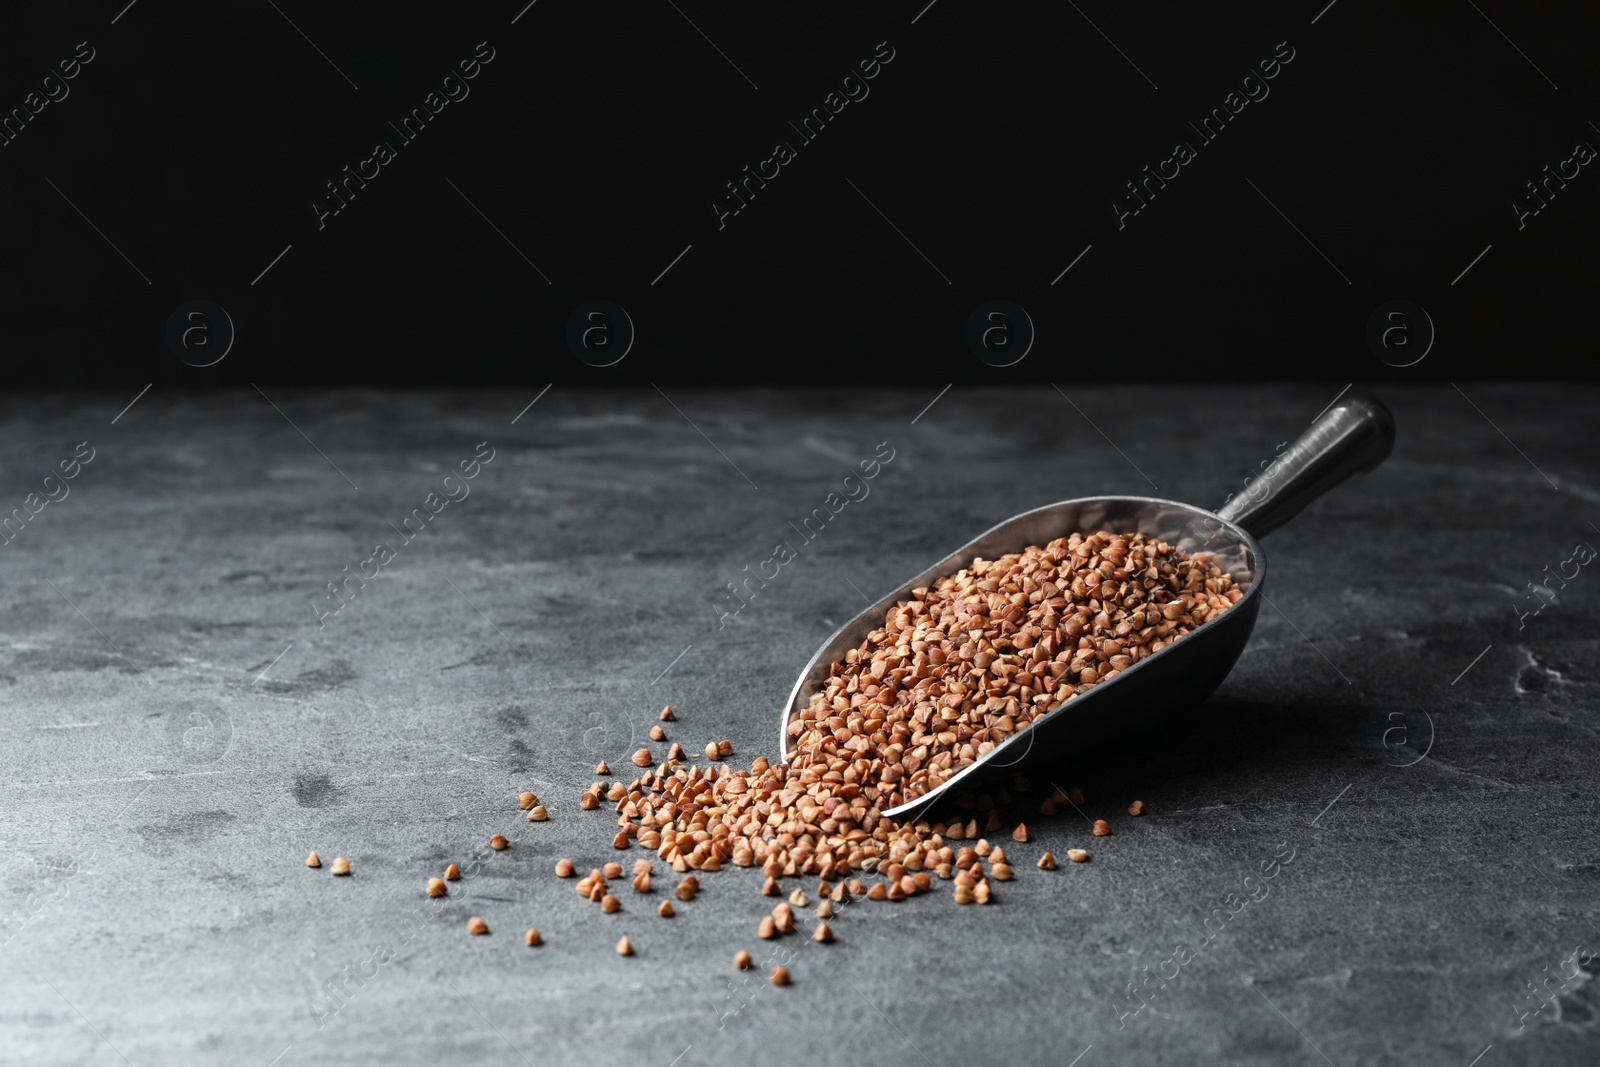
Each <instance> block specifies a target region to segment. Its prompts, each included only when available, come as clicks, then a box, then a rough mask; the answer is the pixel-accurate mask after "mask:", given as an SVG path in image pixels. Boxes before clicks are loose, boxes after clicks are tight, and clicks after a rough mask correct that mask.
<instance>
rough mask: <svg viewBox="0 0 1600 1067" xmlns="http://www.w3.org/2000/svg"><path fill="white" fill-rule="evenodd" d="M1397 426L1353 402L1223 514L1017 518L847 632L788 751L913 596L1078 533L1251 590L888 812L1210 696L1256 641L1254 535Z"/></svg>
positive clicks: (821, 664) (1114, 508)
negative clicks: (835, 673)
mask: <svg viewBox="0 0 1600 1067" xmlns="http://www.w3.org/2000/svg"><path fill="white" fill-rule="evenodd" d="M1393 442H1394V420H1393V418H1392V416H1390V414H1389V411H1388V409H1387V408H1385V407H1384V406H1383V405H1382V404H1380V403H1378V402H1377V401H1375V400H1370V399H1366V398H1360V397H1352V398H1349V399H1345V400H1342V401H1340V402H1338V403H1336V404H1334V405H1332V406H1330V407H1329V409H1328V410H1327V411H1325V412H1324V413H1323V414H1322V415H1320V416H1319V417H1318V418H1317V419H1316V420H1315V421H1314V422H1313V424H1312V425H1311V427H1310V428H1309V429H1308V430H1306V432H1305V433H1304V434H1302V435H1301V436H1300V437H1299V438H1298V439H1296V441H1295V442H1294V446H1293V447H1292V448H1291V449H1289V450H1288V451H1287V452H1285V453H1283V454H1282V455H1281V456H1279V457H1278V458H1277V460H1276V461H1275V462H1271V463H1269V464H1268V465H1267V468H1266V471H1265V472H1264V474H1263V477H1262V478H1261V479H1252V481H1251V483H1250V485H1249V488H1247V490H1246V492H1245V494H1244V495H1243V496H1241V497H1238V498H1233V499H1230V501H1229V503H1228V505H1227V506H1226V507H1225V508H1224V509H1223V510H1222V511H1219V512H1210V511H1207V510H1205V509H1204V508H1199V507H1195V506H1193V505H1189V504H1183V503H1179V502H1178V501H1174V500H1161V499H1158V498H1154V497H1142V496H1128V497H1088V498H1082V499H1077V500H1064V501H1061V502H1060V503H1056V504H1050V505H1047V506H1045V507H1042V508H1035V509H1034V510H1032V511H1028V512H1024V513H1023V514H1021V515H1017V516H1015V517H1014V518H1011V519H1007V520H1006V521H1005V522H1002V523H1000V524H998V525H996V526H994V527H992V528H990V529H989V530H987V531H985V532H984V533H982V534H981V535H979V536H978V537H976V538H974V539H973V540H971V541H969V542H967V543H966V544H965V545H962V546H961V547H960V548H958V549H956V550H955V551H954V552H951V553H950V554H949V555H947V556H946V557H944V558H943V559H942V560H940V561H939V562H937V563H935V564H933V565H932V566H930V567H928V568H927V569H926V570H924V571H923V572H922V573H921V574H918V575H917V576H916V577H915V578H912V579H911V580H910V581H908V582H906V583H905V584H903V585H901V586H900V587H899V588H897V589H895V590H894V591H893V592H890V593H888V594H887V595H885V596H883V597H882V598H880V599H879V600H878V601H877V602H876V603H875V604H873V605H872V606H871V607H869V608H867V609H866V610H865V611H863V612H861V613H860V614H859V615H857V616H856V617H855V618H853V619H851V620H850V621H849V622H847V623H845V624H844V625H843V626H841V627H839V629H838V630H836V631H835V632H834V634H833V636H832V637H830V638H829V639H828V640H827V642H825V643H824V644H823V646H822V647H821V648H820V649H818V650H817V653H816V654H815V655H814V656H812V657H811V660H810V662H809V663H807V664H806V666H805V669H804V670H803V671H801V673H800V677H799V678H798V679H797V680H796V682H795V684H794V688H793V689H792V690H791V691H790V693H789V699H788V702H787V703H786V704H785V705H784V709H783V713H782V715H781V717H780V719H779V723H778V750H779V751H780V752H783V753H785V754H786V758H787V755H789V754H790V753H791V749H790V742H789V724H790V722H791V721H792V719H793V717H794V715H795V713H797V712H798V711H800V710H801V709H803V708H804V707H805V706H806V705H808V704H809V703H810V702H811V700H812V699H813V698H814V696H815V694H817V693H818V692H819V689H820V686H821V685H822V683H823V681H824V680H825V679H826V678H827V676H828V671H829V668H830V667H831V665H832V664H833V663H835V662H836V661H838V660H839V659H840V658H841V657H842V656H843V655H844V654H845V652H846V651H847V650H849V649H851V648H853V647H856V646H858V645H859V644H860V643H861V642H862V641H863V640H864V639H865V638H866V636H867V634H869V633H870V632H871V631H873V630H875V629H877V628H878V627H880V626H882V625H883V622H884V619H885V617H886V615H887V613H888V611H889V609H890V608H891V607H893V606H894V605H895V604H897V603H899V602H900V601H903V600H905V599H907V598H908V597H909V595H910V592H911V590H912V589H915V588H917V587H919V586H925V585H931V584H932V583H933V582H934V581H935V580H937V579H939V578H941V577H943V576H945V575H948V574H952V573H954V572H956V571H958V570H961V569H962V568H964V567H966V566H967V565H968V564H970V563H971V562H972V560H973V559H974V558H978V557H982V558H985V559H994V558H996V557H998V556H1001V555H1004V554H1006V553H1009V552H1019V551H1021V550H1022V549H1024V548H1026V547H1027V546H1029V545H1043V544H1045V543H1046V542H1048V541H1051V540H1054V539H1055V538H1057V537H1063V536H1066V535H1067V534H1070V533H1073V532H1074V531H1082V532H1088V531H1093V530H1098V529H1110V530H1116V531H1119V532H1120V531H1125V530H1134V531H1137V532H1139V533H1142V534H1144V535H1146V536H1147V537H1155V538H1159V539H1161V540H1163V541H1167V542H1169V543H1171V544H1173V545H1175V546H1176V547H1177V548H1178V549H1179V550H1180V551H1182V552H1186V553H1190V554H1193V553H1197V552H1205V553H1207V554H1208V556H1209V558H1210V559H1211V560H1212V561H1213V562H1215V563H1216V564H1217V565H1218V566H1219V567H1221V568H1222V569H1223V570H1225V571H1227V572H1228V574H1229V575H1230V576H1231V577H1232V578H1233V580H1234V581H1235V582H1236V583H1238V585H1239V586H1240V587H1241V588H1243V589H1244V590H1245V595H1244V596H1243V597H1241V598H1240V599H1239V601H1238V602H1237V603H1236V604H1234V605H1233V607H1231V608H1229V609H1228V610H1227V611H1224V612H1222V613H1221V614H1220V615H1216V616H1214V617H1212V618H1211V619H1208V620H1207V621H1206V622H1205V623H1203V624H1202V625H1201V626H1199V627H1197V628H1196V629H1195V630H1194V631H1192V632H1190V633H1189V634H1186V635H1185V636H1184V637H1183V639H1182V640H1179V641H1175V642H1173V643H1172V644H1170V645H1168V646H1167V647H1165V648H1163V649H1161V650H1160V651H1158V652H1156V653H1154V654H1153V655H1150V656H1148V657H1146V658H1145V659H1143V660H1141V661H1140V662H1138V663H1136V664H1134V665H1133V666H1131V667H1129V668H1128V669H1126V670H1124V671H1121V672H1119V673H1118V674H1117V676H1116V677H1115V678H1112V679H1110V680H1108V681H1105V682H1101V683H1100V684H1099V685H1096V686H1095V687H1094V688H1092V689H1090V690H1088V691H1087V692H1084V693H1080V694H1076V695H1074V696H1072V697H1070V698H1068V700H1066V701H1065V702H1064V703H1062V704H1059V705H1057V706H1056V707H1054V708H1051V709H1049V710H1048V711H1047V712H1046V713H1045V714H1044V715H1043V716H1041V717H1040V718H1038V719H1036V720H1034V722H1033V724H1032V725H1031V726H1029V727H1028V728H1026V729H1023V730H1020V731H1018V732H1017V733H1015V734H1013V735H1012V736H1011V737H1009V738H1007V739H1006V740H1005V741H1004V742H1002V743H1001V744H999V745H997V746H996V747H995V748H993V749H991V750H990V751H989V752H987V753H985V754H984V755H983V756H980V757H979V758H978V759H977V760H975V761H974V762H973V763H971V764H970V765H969V766H967V767H965V768H963V769H962V770H961V771H960V772H958V773H957V774H955V775H953V776H952V777H950V778H949V779H948V780H946V781H945V782H944V783H943V784H941V785H940V786H938V787H937V788H935V789H931V790H929V791H928V792H926V793H924V794H922V795H921V796H920V797H918V798H917V799H915V800H913V801H911V802H909V803H906V804H902V805H901V806H899V807H897V808H892V809H889V810H887V811H885V812H884V814H885V815H888V816H894V817H906V816H910V815H914V814H916V813H918V812H920V811H923V810H925V809H927V808H930V807H932V806H934V805H935V804H936V803H938V802H939V801H940V799H941V798H944V797H948V796H950V795H952V794H953V791H954V790H955V789H956V788H957V787H959V786H960V785H962V784H964V783H970V782H971V781H973V780H974V779H978V778H981V777H982V776H984V775H986V774H990V773H993V772H995V771H997V770H1000V769H1003V768H1012V767H1022V766H1033V765H1037V764H1039V763H1041V762H1044V761H1061V760H1065V759H1071V758H1073V757H1075V756H1077V755H1078V754H1080V753H1082V752H1085V751H1088V750H1090V749H1092V748H1093V747H1094V746H1096V745H1098V744H1101V743H1104V742H1105V741H1107V740H1109V739H1111V738H1113V737H1117V736H1128V735H1130V734H1131V733H1133V732H1135V731H1136V730H1137V729H1138V728H1139V727H1141V726H1149V725H1155V724H1156V723H1157V721H1158V720H1159V719H1160V717H1161V716H1163V715H1167V714H1171V713H1172V712H1174V711H1176V710H1178V709H1181V708H1183V707H1185V706H1192V705H1193V704H1197V703H1199V702H1201V701H1203V700H1204V699H1205V698H1206V697H1208V696H1210V695H1211V693H1212V692H1213V691H1214V690H1215V689H1216V687H1217V686H1218V685H1220V684H1221V682H1222V679H1223V678H1225V677H1226V676H1227V673H1228V671H1229V670H1230V669H1232V667H1233V664H1234V661H1235V660H1237V659H1238V657H1239V654H1240V653H1241V652H1242V651H1243V650H1244V647H1245V644H1246V643H1247V642H1248V641H1249V639H1250V632H1251V629H1252V628H1253V626H1254V623H1255V618H1256V614H1257V611H1258V608H1259V605H1258V603H1257V600H1258V597H1257V594H1258V593H1259V591H1260V589H1261V586H1262V583H1263V582H1264V581H1265V578H1266V561H1265V559H1264V558H1263V556H1262V553H1261V548H1260V545H1259V544H1258V543H1257V542H1256V539H1255V536H1253V535H1252V533H1251V530H1252V529H1254V530H1255V531H1256V532H1257V533H1265V532H1267V531H1269V530H1272V529H1275V528H1277V527H1278V526H1280V525H1282V523H1283V522H1285V521H1287V520H1288V519H1289V518H1290V517H1292V516H1293V515H1295V514H1296V513H1298V512H1299V511H1300V510H1301V508H1303V507H1305V505H1306V504H1307V503H1309V502H1310V501H1311V500H1313V499H1315V498H1316V497H1318V496H1320V495H1321V494H1323V493H1325V492H1327V491H1328V490H1329V489H1331V488H1333V487H1334V486H1335V485H1337V484H1339V483H1340V482H1342V481H1344V480H1345V479H1346V478H1347V477H1349V476H1350V475H1351V474H1352V473H1355V472H1356V471H1365V470H1371V469H1372V468H1373V467H1375V466H1377V465H1378V464H1379V463H1381V462H1382V461H1383V459H1384V457H1385V456H1387V455H1388V454H1389V451H1390V448H1391V447H1392V446H1393Z"/></svg>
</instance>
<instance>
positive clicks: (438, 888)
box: [428, 878, 450, 897]
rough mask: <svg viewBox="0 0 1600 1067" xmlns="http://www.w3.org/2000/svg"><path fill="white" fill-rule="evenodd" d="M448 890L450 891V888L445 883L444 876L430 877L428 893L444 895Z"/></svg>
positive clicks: (433, 895) (436, 895) (430, 894)
mask: <svg viewBox="0 0 1600 1067" xmlns="http://www.w3.org/2000/svg"><path fill="white" fill-rule="evenodd" d="M448 892H450V888H449V887H448V886H446V885H445V884H444V879H443V878H429V879H428V895H429V896H430V897H442V896H444V895H445V894H446V893H448Z"/></svg>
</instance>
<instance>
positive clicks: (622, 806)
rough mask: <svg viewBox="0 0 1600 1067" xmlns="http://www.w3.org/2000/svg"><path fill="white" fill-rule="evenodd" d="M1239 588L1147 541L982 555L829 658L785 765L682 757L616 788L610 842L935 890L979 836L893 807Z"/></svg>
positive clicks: (667, 856)
mask: <svg viewBox="0 0 1600 1067" xmlns="http://www.w3.org/2000/svg"><path fill="white" fill-rule="evenodd" d="M1241 595H1242V592H1241V590H1240V589H1238V588H1237V587H1236V586H1235V585H1234V583H1233V581H1232V579H1231V578H1229V577H1228V575H1227V574H1226V573H1224V572H1223V571H1222V570H1221V569H1219V568H1218V567H1217V566H1216V565H1215V564H1213V563H1211V562H1210V561H1209V560H1208V559H1207V558H1206V556H1205V554H1204V553H1197V554H1195V555H1192V556H1188V555H1185V554H1183V553H1180V552H1178V551H1177V550H1176V549H1175V548H1173V546H1172V545H1170V544H1167V543H1165V542H1162V541H1157V540H1152V539H1150V538H1147V537H1145V536H1143V535H1142V534H1137V533H1121V534H1119V533H1110V532H1107V531H1104V530H1101V531H1097V532H1094V533H1091V534H1088V535H1084V534H1076V533H1075V534H1073V535H1071V536H1070V537H1063V538H1058V539H1057V540H1054V541H1051V542H1050V543H1049V544H1047V545H1045V546H1043V547H1039V546H1030V547H1029V548H1026V549H1024V550H1023V551H1021V552H1018V553H1013V554H1010V555H1005V556H1001V557H1000V558H999V559H994V560H985V559H982V558H979V559H974V560H973V561H972V563H971V565H970V566H968V567H967V568H966V569H964V570H961V571H958V572H956V573H955V574H952V575H949V576H947V577H945V578H942V579H940V580H939V581H938V582H936V583H935V584H934V585H932V586H929V587H926V588H919V589H914V590H912V597H911V599H908V600H903V601H900V602H899V603H897V604H895V605H894V606H893V607H892V608H890V609H889V611H888V613H887V615H886V617H885V618H884V622H883V626H882V627H881V628H879V629H876V630H873V631H872V632H871V633H870V634H868V635H867V637H866V639H865V640H863V641H862V642H861V644H860V646H858V647H856V648H853V649H851V650H850V651H849V652H847V653H846V654H845V656H844V658H843V660H841V661H839V662H836V663H834V664H833V665H832V667H831V668H830V671H829V675H828V679H827V682H826V683H825V684H824V686H823V687H822V691H821V692H819V693H818V694H816V695H815V696H814V697H813V699H812V702H811V704H810V705H809V706H807V707H806V708H805V709H804V711H803V712H802V713H801V714H799V715H798V716H796V717H795V718H794V719H793V721H792V722H791V723H790V726H789V740H790V742H791V746H792V747H791V751H790V754H789V758H788V760H787V761H786V762H783V763H778V764H770V763H769V762H768V760H767V759H766V758H765V757H762V758H759V759H757V760H755V762H754V763H752V764H751V766H750V769H749V770H747V771H740V770H734V769H732V768H729V767H727V766H722V767H718V766H711V767H709V768H707V769H706V770H704V771H702V770H701V769H700V768H699V767H689V766H685V765H684V764H683V763H682V761H678V760H670V759H669V760H668V762H667V764H666V765H665V767H663V768H660V769H656V770H650V771H647V772H646V773H645V774H644V776H643V777H642V778H640V779H637V780H636V781H635V782H634V783H633V784H632V785H631V786H623V785H622V784H621V783H617V784H615V785H613V786H612V787H611V789H610V791H609V793H608V794H607V795H608V797H609V799H611V800H614V801H616V803H617V810H618V811H619V812H620V816H619V819H618V825H619V826H620V828H621V829H620V830H619V832H618V833H617V835H616V838H615V840H614V842H613V843H614V844H615V845H616V846H617V847H618V848H626V847H627V846H628V845H629V844H630V843H632V842H635V841H636V842H637V843H638V844H640V845H641V846H643V847H645V848H650V849H654V850H656V851H658V852H659V854H660V856H661V858H662V859H664V860H667V861H668V862H670V863H671V864H672V866H673V868H674V869H675V870H677V871H679V872H683V871H687V870H691V869H693V870H702V871H705V870H710V871H714V870H718V869H720V867H721V866H722V864H723V863H724V862H732V863H733V864H735V865H737V866H740V867H752V866H759V867H761V869H762V870H763V871H764V872H765V873H766V875H767V876H768V878H769V880H770V879H775V878H779V877H783V876H788V875H798V874H807V875H821V876H822V877H823V878H824V879H829V878H839V877H845V876H848V875H850V874H851V873H852V872H855V871H877V872H878V873H880V874H883V875H885V876H886V881H885V882H884V883H883V884H881V885H876V886H873V887H872V889H871V890H870V891H868V893H867V895H868V896H869V897H872V898H874V899H901V898H902V897H904V896H906V895H909V894H911V893H914V892H919V891H922V890H925V889H926V888H927V887H928V876H927V875H926V874H923V875H922V876H921V878H920V879H919V878H918V877H917V874H918V872H923V871H926V870H931V871H934V872H935V873H937V874H938V875H940V876H941V877H945V878H949V877H952V876H953V875H954V873H955V872H956V871H963V872H968V869H969V868H970V864H968V866H967V868H963V867H962V865H961V864H960V862H959V861H960V859H962V858H963V857H962V856H960V855H958V854H956V853H955V852H954V851H953V850H952V849H951V848H950V847H949V846H948V845H946V844H945V843H944V842H945V840H946V839H951V840H960V839H963V838H965V837H969V836H973V834H970V833H968V830H976V827H975V826H971V825H970V824H969V825H967V826H963V824H962V823H961V822H960V821H959V820H958V821H955V822H952V823H950V824H948V825H945V824H930V823H928V822H926V821H921V822H917V823H897V822H895V821H894V820H891V819H887V818H885V817H883V815H882V814H881V813H882V812H883V811H884V810H887V809H890V808H894V807H897V806H899V805H901V804H904V803H906V802H908V801H911V800H914V799H915V798H917V797H918V796H921V795H922V794H923V793H925V792H927V791H928V790H930V789H933V788H935V787H937V786H938V785H940V784H941V783H943V782H945V781H946V780H948V779H949V778H950V777H952V776H953V775H955V774H957V773H958V772H960V771H961V770H962V769H963V768H964V767H967V766H969V765H970V764H971V763H973V762H974V761H975V760H977V759H978V758H979V757H980V756H982V755H983V754H984V753H986V752H988V751H989V750H990V749H991V748H993V747H994V746H996V745H998V744H1000V743H1001V742H1003V741H1005V740H1006V738H1008V737H1010V736H1012V735H1013V734H1015V733H1016V732H1017V731H1019V730H1026V729H1027V728H1028V727H1029V726H1031V725H1032V724H1033V723H1034V722H1035V721H1036V720H1037V719H1039V718H1040V717H1041V716H1043V715H1047V714H1070V713H1071V711H1070V707H1071V702H1072V698H1073V697H1075V696H1077V695H1078V694H1080V693H1083V692H1084V691H1086V690H1088V689H1089V688H1090V687H1092V686H1095V685H1099V684H1100V683H1102V682H1105V681H1108V680H1109V679H1112V678H1115V677H1116V675H1117V673H1118V672H1119V671H1123V670H1126V669H1128V668H1129V667H1130V666H1132V665H1133V664H1135V663H1137V662H1139V661H1140V660H1141V659H1143V658H1144V657H1146V656H1148V655H1150V654H1152V653H1154V652H1157V651H1159V650H1160V649H1162V648H1163V647H1165V646H1166V645H1168V644H1170V643H1172V642H1173V641H1176V640H1178V639H1179V638H1181V637H1183V635H1184V634H1187V633H1188V632H1190V631H1191V630H1192V629H1194V628H1195V627H1196V626H1199V625H1200V624H1201V623H1203V622H1205V621H1206V620H1207V619H1209V618H1211V617H1212V616H1214V615H1216V614H1217V613H1218V612H1221V611H1225V610H1227V609H1228V608H1229V607H1230V606H1231V605H1232V604H1234V603H1235V602H1236V601H1238V599H1239V598H1240V596H1241ZM646 755H648V753H646ZM635 762H636V763H638V762H640V761H639V760H637V759H636V760H635ZM646 762H648V761H646ZM602 789H604V786H603V785H602V784H601V783H599V782H596V783H594V785H593V786H591V787H590V791H589V793H590V795H591V796H593V797H595V798H596V799H598V797H599V795H600V793H601V791H602ZM585 806H591V805H589V804H586V805H585ZM979 806H980V807H985V805H983V804H980V805H979ZM987 807H990V808H992V801H991V802H990V804H989V805H987ZM990 818H991V822H992V821H993V818H994V817H993V815H992V813H991V817H990ZM991 828H993V827H991ZM966 851H967V850H965V849H963V850H962V852H963V854H964V853H965V852H966ZM968 873H969V872H968ZM957 877H958V878H959V875H957ZM969 880H970V879H969ZM962 888H963V887H962V886H961V885H959V884H958V891H957V896H958V899H959V898H960V897H961V895H962V894H961V892H960V890H961V889H962ZM769 891H770V887H769ZM855 891H856V892H860V891H861V889H860V888H856V889H855ZM983 899H987V897H986V896H984V897H983Z"/></svg>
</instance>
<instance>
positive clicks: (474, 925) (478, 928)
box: [467, 915, 489, 934]
mask: <svg viewBox="0 0 1600 1067" xmlns="http://www.w3.org/2000/svg"><path fill="white" fill-rule="evenodd" d="M488 932H489V924H488V923H486V922H484V921H483V920H482V919H480V918H478V916H476V915H474V916H473V917H472V918H470V919H468V920H467V933H469V934H486V933H488Z"/></svg>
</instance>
